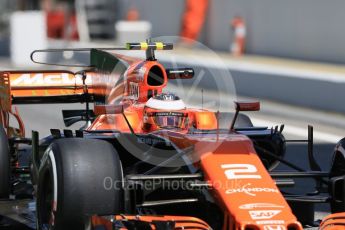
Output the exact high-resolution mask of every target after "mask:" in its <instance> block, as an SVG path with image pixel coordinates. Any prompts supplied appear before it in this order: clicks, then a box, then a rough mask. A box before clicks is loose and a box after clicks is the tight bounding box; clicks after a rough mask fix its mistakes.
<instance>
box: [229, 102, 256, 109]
mask: <svg viewBox="0 0 345 230" xmlns="http://www.w3.org/2000/svg"><path fill="white" fill-rule="evenodd" d="M235 106H236V111H259V110H260V102H259V101H253V102H238V101H235Z"/></svg>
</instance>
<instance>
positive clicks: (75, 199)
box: [37, 138, 123, 230]
mask: <svg viewBox="0 0 345 230" xmlns="http://www.w3.org/2000/svg"><path fill="white" fill-rule="evenodd" d="M50 154H52V155H53V158H54V159H53V161H55V165H56V171H55V173H56V180H57V210H56V212H55V215H54V217H55V218H54V219H55V224H54V229H57V230H60V229H66V227H67V226H68V228H71V229H84V223H85V217H86V216H89V215H94V214H98V215H107V214H108V215H109V214H116V213H120V209H121V206H122V204H121V202H120V201H121V200H123V199H122V191H121V188H120V189H119V187H118V186H117V187H116V189H115V188H114V186H113V187H111V188H110V189H109V188H105V186H104V179H105V178H106V177H109V178H111V180H113V182H114V183H115V182H116V183H121V184H122V179H123V178H122V169H121V162H120V159H119V157H118V154H117V152H116V150H115V149H114V148H113V146H112V145H111V144H110V143H108V142H105V141H101V140H95V139H81V138H68V139H60V140H57V141H55V142H53V143H52V144H51V145H50V147H48V149H47V151H46V153H45V154H44V156H43V158H42V163H41V167H40V169H39V178H38V193H37V209H38V210H37V215H38V216H37V217H38V219H39V220H38V224H39V226H40V225H41V224H42V223H41V222H40V221H41V220H40V218H41V217H42V216H41V213H40V212H41V211H43V210H42V207H41V205H42V202H43V201H42V200H40V199H41V198H42V197H44V196H43V195H42V191H43V188H44V186H46V184H45V180H46V179H45V178H44V177H43V176H44V175H45V174H47V173H48V174H50V175H54V170H53V168H54V167H53V162H52V159H51V156H49V155H50ZM117 185H118V184H117Z"/></svg>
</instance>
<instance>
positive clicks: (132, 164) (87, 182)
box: [0, 41, 345, 230]
mask: <svg viewBox="0 0 345 230" xmlns="http://www.w3.org/2000/svg"><path fill="white" fill-rule="evenodd" d="M172 48H173V45H172V44H170V43H164V42H152V41H147V42H142V43H128V44H127V46H126V47H119V48H100V49H96V48H92V49H81V50H77V49H76V50H77V51H83V52H86V53H88V55H89V58H90V64H89V65H87V66H84V69H82V70H80V71H78V72H71V71H67V70H66V71H61V70H49V71H48V70H47V71H2V72H0V84H1V88H0V92H1V97H0V99H1V100H0V103H1V104H0V105H1V116H0V122H1V127H0V128H1V132H0V135H1V140H2V141H8V147H9V148H7V147H6V148H5V147H4V145H2V147H1V149H0V158H1V159H0V162H1V164H2V166H4V167H0V170H2V171H1V173H0V176H1V177H2V178H1V180H0V182H1V183H0V196H1V197H6V196H8V195H9V194H10V192H11V189H12V187H13V186H14V185H13V184H12V178H15V177H17V176H19V175H20V174H23V173H27V174H30V175H31V181H32V184H33V185H35V186H34V187H35V189H36V190H35V195H36V200H37V227H38V229H40V230H41V229H56V230H60V229H61V230H62V229H157V230H160V229H164V230H165V229H167V230H170V229H221V230H301V229H303V225H310V224H314V220H313V219H311V218H307V217H309V216H310V215H309V214H310V212H313V205H314V204H315V203H322V202H325V203H327V202H329V203H330V204H331V206H332V210H334V212H337V213H339V212H345V193H344V191H343V190H341V191H342V192H339V191H340V190H339V189H341V188H343V187H342V186H343V184H344V181H345V174H344V173H343V171H342V169H341V168H339V167H341V166H342V165H341V164H339V162H341V158H340V161H339V160H337V161H336V162H335V163H334V164H333V167H332V171H331V172H325V171H321V169H320V167H319V166H318V164H317V162H316V160H315V159H314V156H313V151H312V142H313V141H312V127H310V128H309V138H308V140H307V142H308V146H309V148H308V149H309V151H308V156H309V162H310V168H311V170H305V169H304V168H300V167H299V166H296V165H294V164H292V163H291V162H289V161H287V160H285V158H284V155H285V149H286V146H287V143H289V140H286V139H285V138H284V136H283V128H284V127H283V126H281V127H280V128H279V127H274V128H267V127H255V126H254V125H253V124H252V122H251V120H250V117H248V116H247V115H245V114H244V113H243V112H246V111H258V110H259V109H260V103H259V102H255V101H254V102H235V111H234V112H233V113H222V112H219V111H213V110H207V109H205V108H203V106H199V107H195V106H194V107H190V105H189V104H187V103H185V101H184V98H182V97H180V96H179V95H177V94H175V93H173V92H167V91H166V87H167V86H168V84H169V82H171V81H173V80H176V79H178V80H181V81H183V80H184V79H191V78H193V76H194V74H195V71H194V70H193V68H166V67H165V65H164V64H162V63H160V62H159V61H158V60H157V58H156V56H155V51H156V50H171V49H172ZM131 50H143V51H145V52H146V58H143V59H141V58H137V57H133V56H126V55H124V54H123V51H128V52H130V51H131ZM64 51H66V50H46V51H42V50H40V51H35V52H34V53H33V55H32V57H33V58H34V54H35V53H37V52H47V53H49V52H64ZM67 51H69V52H73V51H75V50H73V49H69V50H67ZM120 51H121V52H120ZM46 64H47V63H46ZM79 67H80V66H79ZM47 103H48V104H53V103H83V104H84V105H85V109H83V110H80V109H75V110H63V111H62V114H63V119H64V122H65V125H66V126H67V127H69V126H70V125H72V124H74V123H76V122H79V121H85V122H86V123H85V125H84V126H83V127H82V128H81V129H79V130H76V131H72V130H68V129H65V130H63V131H62V130H58V129H53V128H54V127H53V126H52V127H51V135H50V136H49V137H45V138H43V139H41V140H40V139H39V133H38V132H35V131H34V132H33V133H32V138H30V139H28V138H26V137H25V124H23V122H22V121H21V118H20V115H19V112H18V111H17V110H16V109H15V107H14V106H15V105H16V104H47ZM42 108H44V107H42ZM10 116H14V117H15V118H16V119H15V120H17V121H18V123H19V128H13V127H11V124H10V122H9V120H10V119H9V117H10ZM38 116H39V115H38ZM225 117H227V118H228V120H227V119H224V118H225ZM52 125H53V124H52ZM293 141H298V140H293ZM19 144H28V145H30V146H31V148H32V161H31V165H30V167H22V166H20V165H19V164H18V162H16V159H17V158H16V157H17V156H16V154H18V151H19V149H18V148H20V145H19ZM6 146H7V145H6ZM339 149H340V147H339ZM338 152H339V151H338ZM336 156H337V157H341V156H342V155H341V153H337V154H336ZM278 163H282V164H285V165H287V167H289V168H291V170H289V171H278V170H276V169H275V168H276V167H275V166H277V164H278ZM3 175H4V176H3ZM296 178H312V179H314V180H315V181H316V183H315V187H313V188H311V190H312V191H313V192H314V193H309V194H291V193H288V192H286V190H285V189H286V188H287V187H291V186H295V179H296ZM315 191H316V192H315ZM296 207H297V208H296ZM301 207H302V208H301ZM304 208H305V210H309V211H301V210H304ZM307 212H308V213H307ZM343 219H344V218H343V216H342V214H335V215H332V216H330V217H328V218H327V219H325V220H324V221H323V222H322V224H321V229H341V228H337V227H334V226H335V224H338V225H339V226H340V225H341V224H342V222H344V221H343Z"/></svg>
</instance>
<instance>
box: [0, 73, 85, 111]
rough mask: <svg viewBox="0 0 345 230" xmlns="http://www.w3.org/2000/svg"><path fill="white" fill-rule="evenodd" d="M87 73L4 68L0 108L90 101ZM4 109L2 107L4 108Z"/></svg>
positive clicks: (1, 78)
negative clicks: (6, 69) (13, 105)
mask: <svg viewBox="0 0 345 230" xmlns="http://www.w3.org/2000/svg"><path fill="white" fill-rule="evenodd" d="M90 78H91V77H90V76H88V72H80V73H73V72H70V71H61V70H55V71H50V70H49V71H5V72H0V83H1V86H2V88H1V90H2V91H1V96H2V97H1V107H2V108H7V109H8V110H10V107H11V104H44V103H75V102H85V101H90V100H92V98H90V96H88V95H90V93H91V92H90V90H91V89H88V87H86V86H87V85H88V84H91V79H90ZM3 110H4V109H3Z"/></svg>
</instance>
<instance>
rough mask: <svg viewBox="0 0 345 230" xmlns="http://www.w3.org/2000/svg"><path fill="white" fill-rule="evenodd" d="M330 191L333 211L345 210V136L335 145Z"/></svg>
mask: <svg viewBox="0 0 345 230" xmlns="http://www.w3.org/2000/svg"><path fill="white" fill-rule="evenodd" d="M329 179H330V182H329V183H330V184H329V192H330V194H331V197H332V199H331V202H330V204H331V211H332V213H338V212H345V193H344V192H345V138H343V139H341V140H340V141H339V142H338V143H337V145H336V146H335V151H334V154H333V159H332V163H331V170H330V178H329Z"/></svg>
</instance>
